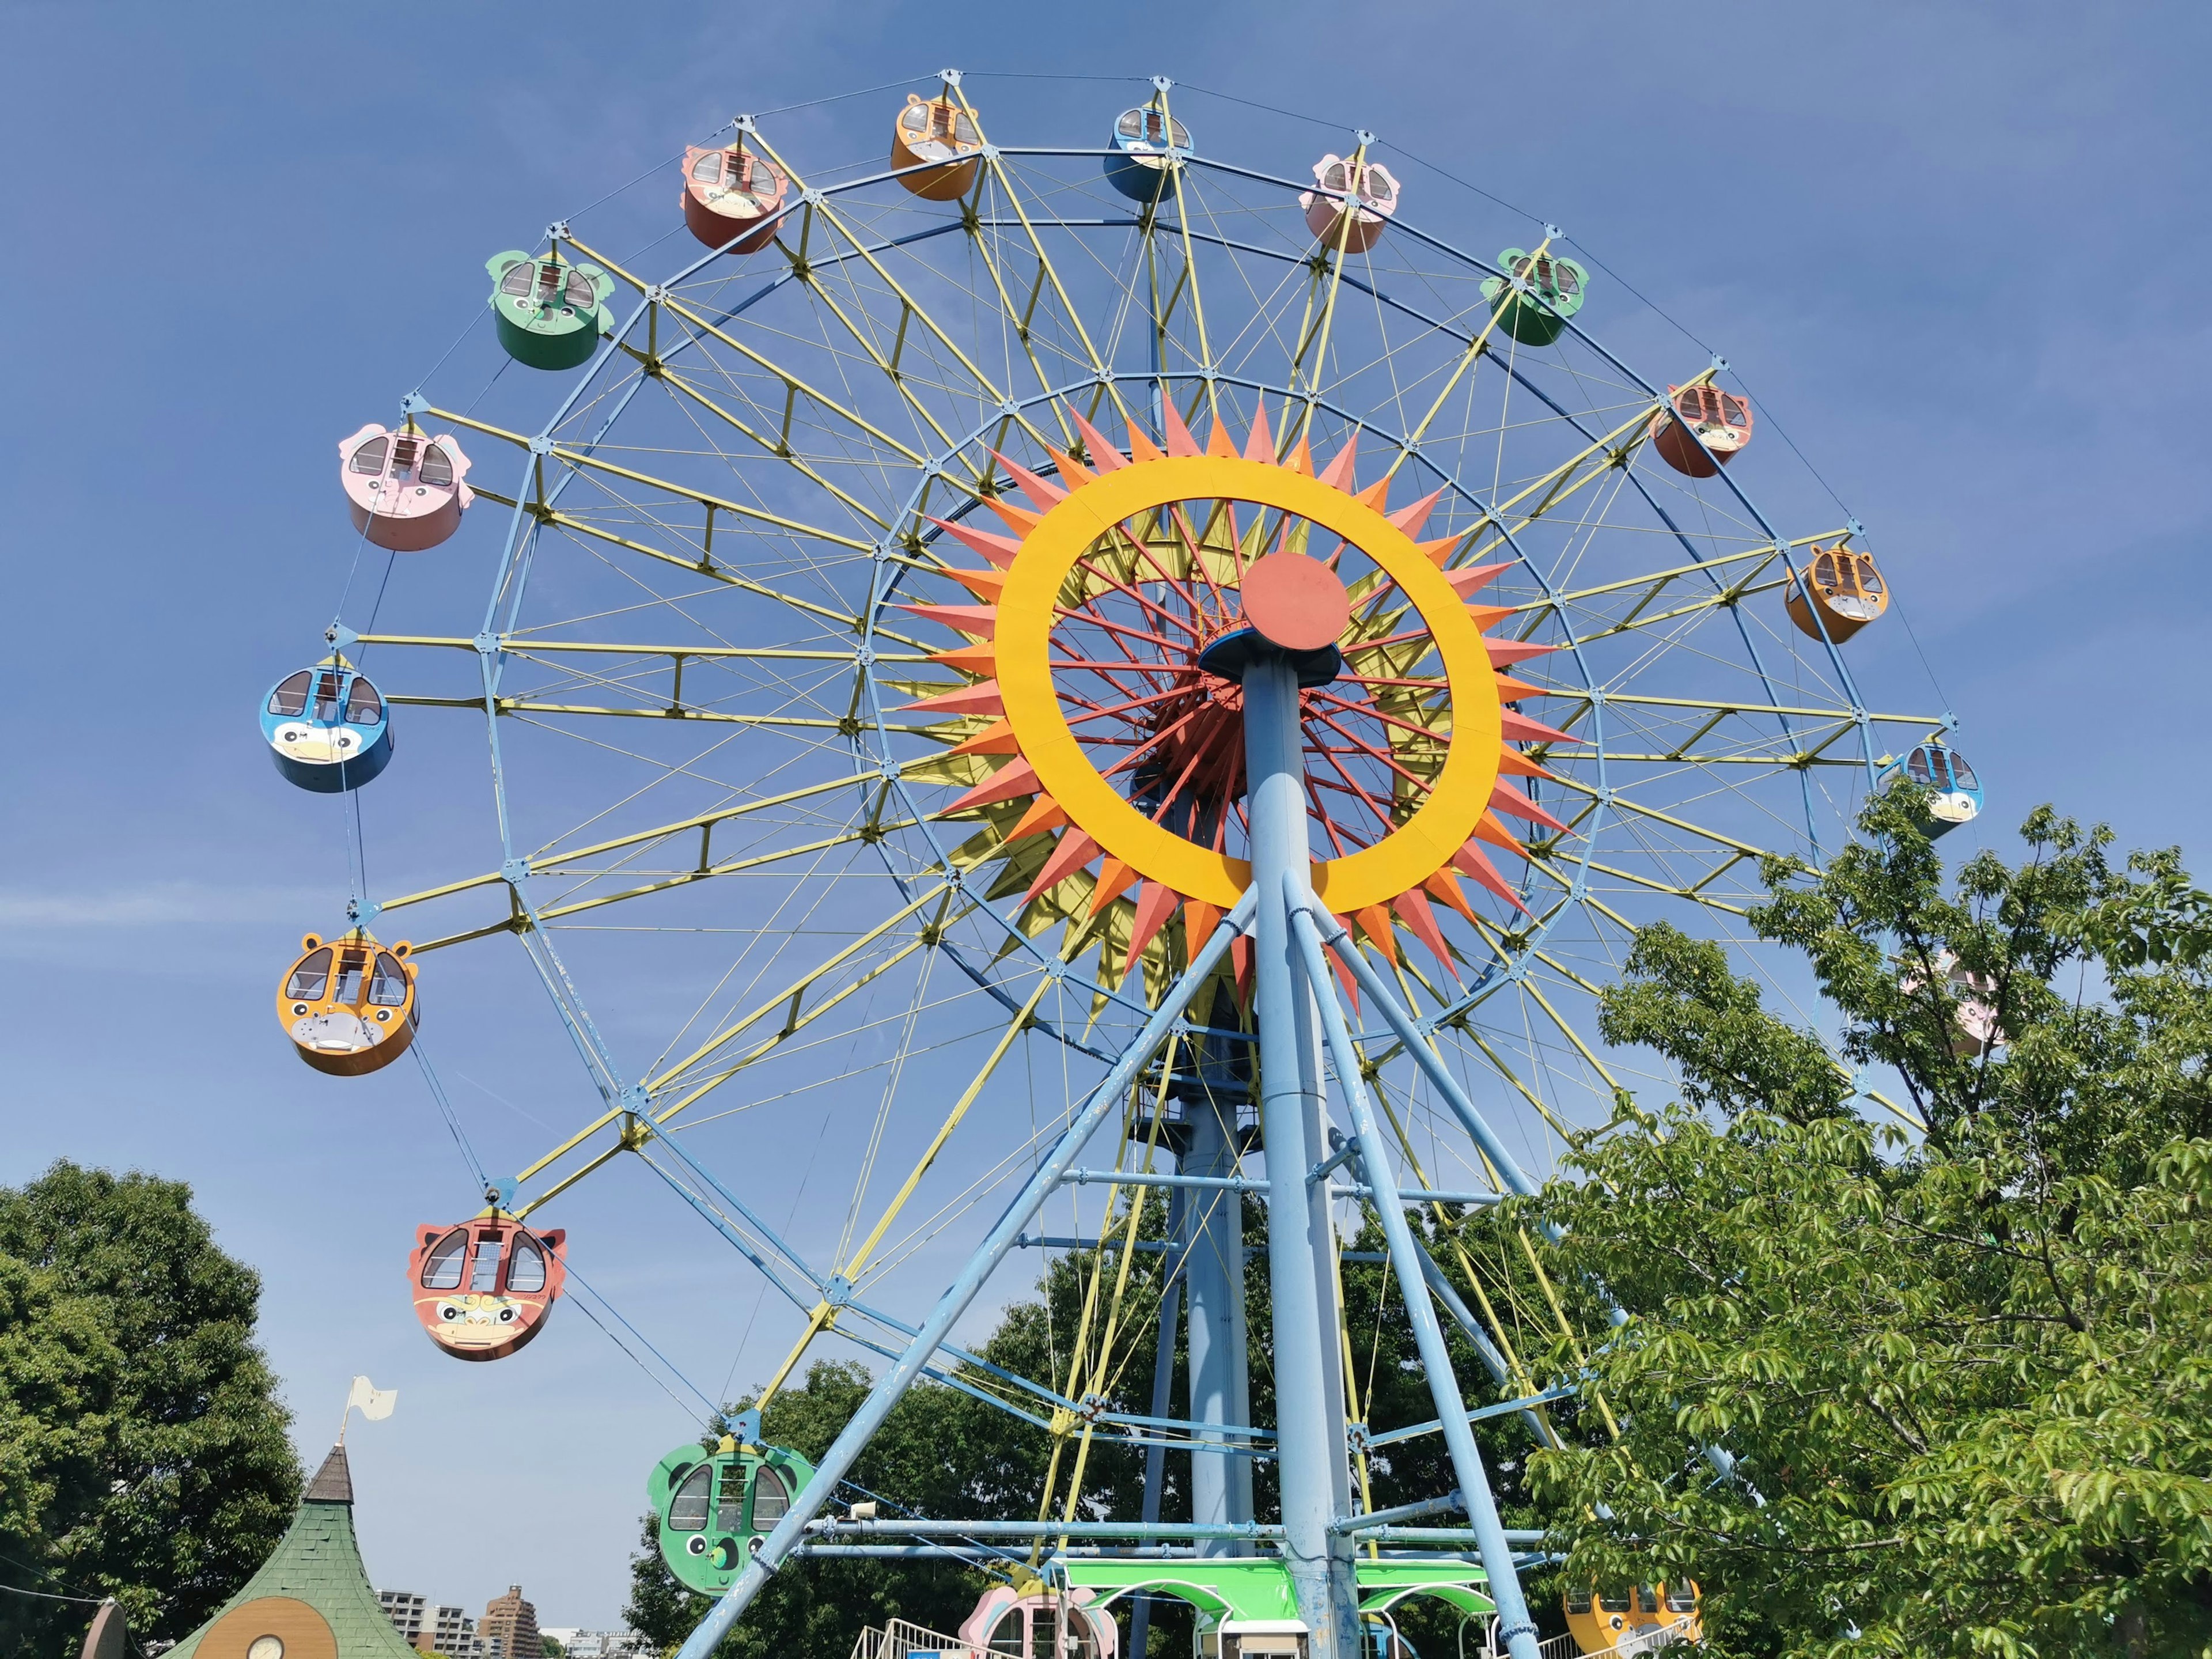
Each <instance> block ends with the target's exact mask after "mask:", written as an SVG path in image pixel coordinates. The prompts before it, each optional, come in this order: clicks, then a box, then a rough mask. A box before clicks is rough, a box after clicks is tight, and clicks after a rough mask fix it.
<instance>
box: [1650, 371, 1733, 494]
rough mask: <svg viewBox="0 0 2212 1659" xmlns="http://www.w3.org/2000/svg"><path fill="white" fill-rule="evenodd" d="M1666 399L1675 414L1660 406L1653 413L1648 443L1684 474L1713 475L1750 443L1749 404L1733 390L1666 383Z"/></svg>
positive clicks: (1694, 475)
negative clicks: (1678, 418)
mask: <svg viewBox="0 0 2212 1659" xmlns="http://www.w3.org/2000/svg"><path fill="white" fill-rule="evenodd" d="M1667 400H1668V402H1669V403H1670V404H1673V405H1674V414H1673V415H1670V414H1668V412H1667V411H1666V410H1663V409H1662V410H1660V411H1659V412H1658V413H1657V414H1656V415H1654V416H1652V417H1651V447H1652V448H1654V449H1656V450H1657V451H1658V452H1659V459H1661V460H1662V461H1664V462H1666V463H1667V465H1669V466H1671V467H1673V468H1674V471H1677V472H1680V473H1681V474H1683V475H1684V476H1685V477H1692V478H1710V477H1712V476H1713V475H1714V474H1715V473H1716V472H1717V471H1720V469H1721V467H1723V466H1726V465H1728V464H1729V462H1730V461H1732V460H1734V459H1735V455H1736V452H1737V451H1738V450H1740V449H1741V448H1742V447H1744V446H1745V445H1746V444H1747V443H1749V442H1750V441H1751V405H1750V404H1748V403H1746V402H1745V401H1744V400H1743V399H1742V398H1739V397H1737V396H1736V395H1735V393H1734V392H1723V391H1722V390H1721V389H1720V388H1719V387H1718V386H1705V385H1703V384H1700V385H1698V386H1668V388H1667ZM1676 415H1679V416H1680V417H1681V418H1680V420H1677V419H1676V418H1675V416H1676ZM1692 433H1694V434H1696V436H1695V437H1694V438H1693V437H1692ZM1700 441H1702V442H1703V444H1704V447H1703V448H1700V447H1699V442H1700ZM1715 463H1718V465H1715Z"/></svg>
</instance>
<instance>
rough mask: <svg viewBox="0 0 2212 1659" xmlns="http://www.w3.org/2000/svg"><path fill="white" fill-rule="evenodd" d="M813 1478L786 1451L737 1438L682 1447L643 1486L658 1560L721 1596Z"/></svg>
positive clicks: (798, 1458)
mask: <svg viewBox="0 0 2212 1659" xmlns="http://www.w3.org/2000/svg"><path fill="white" fill-rule="evenodd" d="M746 1416H747V1417H748V1418H754V1419H755V1420H756V1421H757V1414H755V1413H746ZM748 1426H749V1427H750V1426H751V1425H748ZM752 1431H753V1432H756V1433H757V1432H758V1430H757V1428H753V1430H752ZM813 1479H814V1466H813V1465H812V1464H811V1463H810V1462H807V1461H806V1460H805V1458H803V1457H801V1456H800V1455H799V1454H798V1453H797V1452H795V1451H792V1450H789V1449H787V1448H785V1447H782V1446H760V1445H747V1444H744V1443H741V1442H740V1441H739V1440H738V1437H736V1436H734V1435H724V1436H723V1437H722V1440H721V1443H720V1445H719V1446H717V1447H715V1448H714V1449H713V1450H711V1451H710V1450H708V1449H706V1448H705V1447H703V1446H702V1445H700V1444H699V1443H697V1442H696V1441H693V1442H691V1443H689V1444H686V1445H682V1446H678V1448H677V1449H675V1450H674V1451H672V1452H671V1453H669V1454H668V1455H667V1456H665V1457H664V1458H662V1459H661V1460H660V1462H658V1463H656V1464H654V1465H653V1473H652V1474H650V1475H648V1476H647V1478H646V1483H645V1490H646V1495H647V1497H649V1498H651V1499H652V1500H653V1511H654V1514H655V1516H656V1517H657V1520H658V1523H659V1524H658V1525H657V1527H656V1528H655V1530H656V1531H657V1532H658V1534H659V1541H660V1559H662V1560H664V1561H665V1562H666V1563H667V1564H668V1570H669V1571H671V1572H672V1573H674V1574H675V1575H676V1577H677V1578H678V1580H679V1581H681V1582H682V1583H684V1585H686V1586H687V1587H688V1588H690V1589H695V1590H697V1591H698V1592H700V1594H702V1595H720V1594H721V1593H722V1592H723V1591H724V1590H726V1589H729V1587H730V1586H731V1584H732V1583H734V1582H735V1581H736V1579H737V1576H738V1574H739V1573H741V1572H743V1571H744V1569H745V1563H746V1562H748V1561H750V1559H752V1557H753V1553H754V1552H755V1551H757V1549H759V1548H760V1547H761V1541H762V1540H763V1539H764V1538H766V1537H767V1536H768V1535H769V1533H771V1532H773V1531H775V1525H776V1522H779V1521H781V1520H782V1519H783V1517H784V1516H785V1515H786V1514H787V1513H788V1512H789V1510H790V1509H791V1503H792V1499H793V1498H796V1497H798V1495H799V1493H800V1492H804V1491H805V1489H806V1486H807V1483H808V1482H810V1481H811V1480H813Z"/></svg>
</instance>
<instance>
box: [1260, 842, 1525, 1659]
mask: <svg viewBox="0 0 2212 1659" xmlns="http://www.w3.org/2000/svg"><path fill="white" fill-rule="evenodd" d="M1284 902H1285V904H1286V905H1287V906H1288V908H1289V909H1290V915H1291V934H1292V936H1293V937H1294V938H1295V939H1297V946H1298V951H1299V954H1300V955H1301V957H1303V958H1304V962H1305V969H1306V979H1307V982H1308V983H1310V984H1311V985H1313V986H1315V987H1317V989H1318V991H1319V994H1318V995H1317V996H1316V998H1315V1001H1316V1004H1317V1005H1318V1006H1319V1007H1320V1010H1321V1029H1322V1036H1323V1038H1324V1039H1325V1040H1326V1041H1327V1042H1328V1050H1329V1056H1330V1058H1331V1059H1332V1060H1334V1062H1335V1066H1336V1082H1337V1089H1338V1092H1339V1093H1340V1095H1341V1096H1342V1097H1343V1099H1344V1103H1345V1107H1346V1109H1347V1110H1348V1111H1349V1112H1350V1113H1351V1115H1352V1134H1353V1137H1354V1138H1355V1139H1357V1140H1358V1143H1359V1154H1360V1161H1361V1162H1362V1163H1363V1164H1365V1165H1366V1168H1367V1180H1368V1183H1369V1185H1370V1186H1371V1187H1372V1188H1374V1191H1375V1210H1376V1219H1377V1220H1378V1221H1380V1222H1381V1223H1382V1225H1383V1237H1384V1239H1386V1240H1387V1241H1388V1242H1389V1249H1390V1263H1391V1266H1392V1267H1394V1268H1395V1269H1396V1271H1397V1274H1398V1283H1399V1285H1400V1286H1401V1289H1402V1291H1403V1293H1404V1298H1405V1304H1406V1316H1407V1320H1408V1321H1409V1322H1411V1323H1412V1325H1413V1343H1414V1346H1416V1347H1417V1348H1419V1350H1420V1355H1421V1364H1422V1367H1423V1369H1424V1370H1426V1371H1427V1373H1428V1383H1429V1397H1430V1398H1431V1400H1433V1401H1435V1402H1436V1407H1437V1417H1438V1418H1440V1419H1442V1421H1443V1437H1444V1444H1445V1446H1446V1447H1447V1448H1448V1449H1449V1450H1450V1452H1451V1461H1452V1470H1453V1473H1455V1474H1457V1475H1458V1476H1459V1489H1460V1492H1461V1494H1462V1497H1463V1498H1465V1499H1466V1500H1467V1515H1468V1521H1469V1522H1471V1523H1472V1524H1473V1528H1474V1545H1475V1547H1476V1548H1477V1549H1478V1550H1480V1552H1481V1554H1482V1569H1483V1571H1484V1572H1485V1573H1486V1574H1487V1575H1488V1577H1489V1579H1490V1584H1489V1589H1490V1597H1491V1600H1492V1601H1495V1602H1497V1604H1498V1634H1499V1635H1500V1636H1502V1637H1504V1638H1505V1647H1506V1651H1507V1652H1509V1653H1510V1654H1511V1655H1512V1656H1513V1659H1537V1653H1536V1625H1535V1621H1534V1620H1532V1619H1530V1618H1529V1617H1528V1600H1527V1598H1526V1597H1524V1596H1523V1595H1522V1593H1521V1577H1520V1575H1519V1573H1517V1572H1516V1571H1515V1570H1514V1565H1513V1547H1512V1545H1511V1544H1510V1542H1508V1541H1507V1539H1506V1536H1505V1526H1504V1522H1502V1521H1500V1520H1499V1519H1498V1500H1497V1499H1496V1498H1493V1497H1492V1495H1491V1491H1490V1476H1489V1474H1488V1473H1487V1471H1486V1470H1485V1469H1484V1468H1483V1466H1482V1449H1481V1448H1480V1447H1479V1446H1477V1445H1476V1444H1475V1443H1474V1428H1473V1427H1472V1425H1470V1424H1469V1423H1468V1416H1467V1401H1466V1400H1465V1399H1464V1398H1462V1395H1461V1394H1460V1391H1459V1379H1458V1377H1456V1376H1454V1375H1453V1373H1452V1364H1451V1352H1450V1351H1449V1349H1448V1348H1446V1347H1445V1346H1444V1334H1443V1327H1442V1326H1440V1325H1438V1324H1437V1310H1436V1307H1435V1305H1434V1304H1432V1303H1431V1301H1430V1300H1429V1297H1428V1295H1427V1277H1426V1275H1425V1274H1424V1273H1422V1271H1421V1255H1420V1252H1419V1249H1416V1247H1415V1245H1414V1243H1413V1229H1412V1228H1410V1227H1408V1226H1407V1225H1406V1206H1405V1205H1404V1203H1403V1202H1402V1201H1401V1200H1400V1198H1399V1196H1398V1177H1397V1174H1396V1172H1395V1170H1392V1169H1391V1167H1390V1159H1389V1150H1388V1148H1387V1147H1386V1146H1384V1145H1383V1135H1382V1131H1381V1130H1380V1129H1379V1128H1378V1127H1377V1126H1376V1116H1375V1103H1374V1102H1373V1101H1372V1100H1370V1098H1369V1097H1368V1094H1367V1085H1366V1082H1365V1080H1364V1079H1362V1078H1361V1076H1360V1074H1359V1054H1358V1050H1357V1049H1355V1048H1353V1047H1352V1033H1351V1032H1350V1031H1349V1030H1346V1027H1345V1023H1344V1010H1343V1008H1342V1007H1341V1006H1339V1004H1338V1002H1337V1000H1336V995H1335V993H1334V989H1333V988H1331V987H1330V980H1329V971H1328V961H1327V959H1326V958H1325V957H1323V955H1322V933H1321V929H1320V928H1319V927H1317V926H1316V923H1315V918H1314V912H1315V911H1316V910H1318V909H1320V908H1321V905H1320V902H1319V901H1318V900H1317V899H1316V898H1315V897H1314V896H1313V894H1312V891H1311V890H1310V889H1309V888H1308V887H1307V885H1306V883H1305V881H1304V878H1303V876H1302V875H1301V874H1297V873H1290V874H1286V875H1285V878H1284ZM1322 915H1328V912H1327V911H1325V910H1323V911H1322ZM1329 928H1330V931H1331V933H1332V934H1334V938H1332V939H1331V940H1330V944H1331V945H1333V946H1334V949H1335V951H1336V954H1337V955H1338V956H1339V957H1343V958H1352V957H1357V956H1358V951H1357V950H1355V949H1354V948H1352V944H1351V941H1350V939H1348V938H1347V937H1346V936H1345V933H1344V930H1343V929H1342V928H1341V927H1338V926H1337V924H1336V920H1335V918H1334V917H1333V916H1332V917H1330V919H1329Z"/></svg>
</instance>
